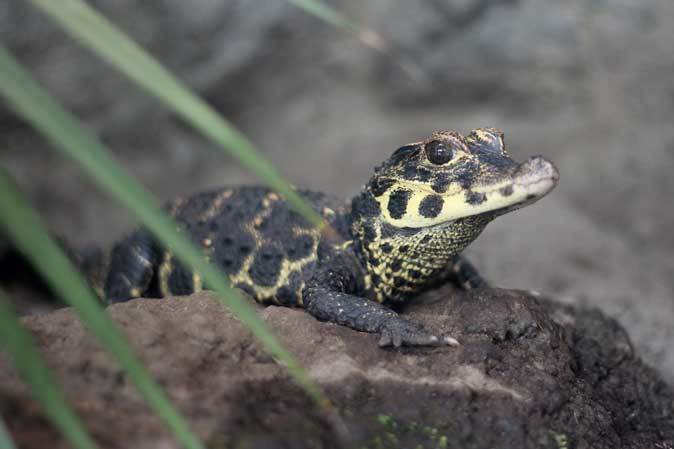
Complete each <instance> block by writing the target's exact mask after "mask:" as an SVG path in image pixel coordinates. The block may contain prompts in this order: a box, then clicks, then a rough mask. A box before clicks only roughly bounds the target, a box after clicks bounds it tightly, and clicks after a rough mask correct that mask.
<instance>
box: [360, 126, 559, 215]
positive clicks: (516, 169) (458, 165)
mask: <svg viewBox="0 0 674 449" xmlns="http://www.w3.org/2000/svg"><path fill="white" fill-rule="evenodd" d="M558 178H559V175H558V172H557V169H556V168H555V166H554V165H553V164H552V163H551V162H549V161H547V160H545V159H544V158H542V157H541V156H534V157H532V158H530V159H528V160H527V161H525V162H522V163H517V162H515V161H514V160H513V159H512V158H511V157H510V156H509V155H508V153H507V151H506V149H505V146H504V143H503V133H502V132H501V131H499V130H496V129H493V128H480V129H476V130H474V131H472V132H471V133H470V134H469V135H468V136H466V137H462V136H461V135H460V134H458V133H456V132H451V131H441V132H436V133H434V134H433V135H432V136H431V137H429V138H428V139H426V140H424V141H422V142H417V143H411V144H408V145H405V146H403V147H401V148H399V149H398V150H396V151H395V152H394V153H393V155H392V156H391V157H390V158H389V159H388V160H387V161H386V162H384V163H383V164H382V165H381V166H380V167H379V168H378V169H377V170H376V173H375V175H374V176H373V177H372V179H371V180H370V183H369V184H368V187H367V188H368V189H369V191H370V192H371V193H372V194H373V195H374V198H375V200H376V201H377V203H378V204H379V206H380V211H381V219H382V220H383V221H384V222H386V223H388V224H390V225H392V226H395V227H399V228H404V227H407V228H422V227H428V226H435V225H439V224H443V223H448V222H451V221H454V220H458V219H461V218H465V217H470V216H477V215H484V216H485V217H489V218H493V217H495V216H497V215H501V214H503V213H506V212H509V211H511V210H514V209H517V208H520V207H522V206H525V205H528V204H531V203H533V202H535V201H537V200H538V199H540V198H542V197H543V196H545V195H546V194H547V193H548V192H550V191H551V190H552V189H553V188H554V187H555V185H556V183H557V180H558Z"/></svg>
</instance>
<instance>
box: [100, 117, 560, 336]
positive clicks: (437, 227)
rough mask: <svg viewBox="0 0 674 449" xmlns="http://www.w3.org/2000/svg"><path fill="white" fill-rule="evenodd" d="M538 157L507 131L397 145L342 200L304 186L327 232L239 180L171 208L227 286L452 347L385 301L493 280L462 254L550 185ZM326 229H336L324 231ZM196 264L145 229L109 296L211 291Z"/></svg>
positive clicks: (130, 240) (115, 271)
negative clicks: (521, 157) (509, 146)
mask: <svg viewBox="0 0 674 449" xmlns="http://www.w3.org/2000/svg"><path fill="white" fill-rule="evenodd" d="M557 177H558V175H557V171H556V169H555V168H554V166H553V165H552V164H551V163H550V162H548V161H546V160H544V159H543V158H541V157H535V158H531V159H529V160H528V161H526V162H524V163H516V162H515V161H513V160H512V159H511V158H510V157H509V156H508V154H507V152H506V150H505V147H504V145H503V133H501V132H500V131H498V130H496V129H492V128H482V129H477V130H474V131H473V132H471V133H470V134H469V135H467V136H466V137H463V136H461V135H460V134H458V133H455V132H438V133H435V134H433V135H432V136H431V137H430V138H428V139H426V140H424V141H422V142H417V143H413V144H409V145H405V146H403V147H401V148H399V149H398V150H397V151H395V152H394V153H393V155H392V156H391V157H390V158H389V159H388V160H386V161H385V162H383V163H382V164H381V165H380V166H379V167H377V168H376V170H375V174H374V176H373V177H372V178H371V179H370V181H369V182H368V183H367V184H366V186H365V187H364V188H363V190H362V191H361V192H360V193H358V194H357V195H356V196H355V197H354V198H353V200H351V201H350V202H347V203H343V202H340V201H337V200H335V199H332V198H330V197H329V196H326V195H323V194H321V193H315V192H306V191H304V192H299V193H300V194H301V195H302V196H303V197H304V198H305V199H306V200H307V202H308V203H309V204H310V205H311V206H312V207H313V209H314V210H315V211H316V212H318V213H319V214H321V215H322V216H323V217H324V218H325V219H326V221H327V222H328V224H329V225H330V227H331V228H332V232H328V233H324V234H320V233H319V232H318V231H317V230H316V229H313V228H312V227H311V226H309V224H308V223H307V222H306V221H305V220H304V219H303V218H302V217H301V216H299V215H298V214H297V213H296V212H294V211H293V210H292V209H290V207H289V206H288V204H287V203H286V202H285V201H284V200H283V199H281V198H280V197H279V196H278V195H277V194H276V193H274V192H272V191H270V190H269V189H267V188H264V187H241V188H233V189H222V190H214V191H210V192H205V193H200V194H197V195H194V196H192V197H189V198H187V199H184V200H176V201H174V202H172V203H170V204H169V205H168V206H167V207H166V209H167V211H168V212H169V213H170V214H171V215H172V216H173V217H174V218H175V219H176V221H177V222H178V223H179V225H180V229H181V231H182V232H184V233H186V234H187V235H189V236H190V237H191V238H192V240H193V241H194V243H195V244H196V245H198V246H199V247H201V248H202V249H203V251H204V253H205V254H206V256H207V257H208V259H209V260H210V261H211V262H212V263H213V264H215V265H216V266H218V267H219V268H220V269H221V270H222V272H223V273H224V274H225V275H227V276H228V277H229V279H230V280H231V281H232V284H233V285H234V286H235V287H237V288H239V289H240V290H241V291H242V292H243V293H245V294H246V295H247V296H250V297H251V298H252V299H254V300H256V301H258V302H261V303H274V304H282V305H286V306H301V307H304V308H305V309H306V310H307V311H308V312H309V313H311V314H312V315H313V316H315V317H316V318H318V319H321V320H328V321H333V322H336V323H339V324H342V325H345V326H348V327H350V328H352V329H355V330H359V331H364V332H372V333H376V334H379V336H380V341H379V342H380V344H381V345H383V346H386V345H395V346H399V345H401V344H407V345H438V344H456V340H454V339H453V338H451V337H449V336H444V337H442V336H436V335H433V334H432V333H431V332H429V331H427V330H425V329H423V328H422V327H421V326H420V325H418V324H416V323H414V322H412V321H409V320H407V319H405V318H403V317H401V316H399V315H398V314H397V313H396V312H394V311H393V310H391V309H390V308H389V305H390V304H391V303H394V302H400V301H406V300H408V299H409V298H412V297H414V296H416V295H417V294H418V293H420V292H422V291H424V290H427V289H429V288H432V287H434V286H436V285H439V284H441V283H443V282H452V283H454V284H455V285H457V286H459V287H461V288H464V289H470V288H475V287H481V286H484V285H486V284H485V282H484V280H483V279H482V278H481V277H480V275H479V274H478V272H477V270H475V268H474V267H473V266H472V265H471V264H470V263H469V262H468V261H466V260H465V259H464V258H463V257H462V256H461V254H460V253H461V251H462V250H463V249H464V248H465V247H466V246H467V245H468V244H470V242H472V241H473V240H474V239H475V238H476V237H477V236H478V235H479V234H480V232H481V231H482V229H483V228H484V227H485V226H486V225H487V224H488V223H489V222H490V221H491V220H493V219H494V218H495V217H497V216H499V215H502V214H504V213H507V212H509V211H511V210H514V209H517V208H519V207H522V206H523V205H526V204H530V203H531V202H533V201H534V200H536V199H539V198H541V197H543V196H544V195H545V194H547V193H548V192H549V191H550V190H552V188H553V187H554V186H555V184H556V181H557ZM324 236H329V237H324ZM205 288H207V286H205V285H204V284H203V282H202V280H201V277H200V276H199V275H198V273H193V272H192V271H191V270H189V269H187V268H186V267H185V266H184V265H183V264H181V263H180V261H179V260H176V258H175V257H174V256H173V255H172V254H171V253H170V252H167V251H166V250H164V249H163V248H162V247H161V246H160V245H158V244H157V242H156V241H155V240H154V239H153V238H152V236H151V235H150V233H149V232H147V231H145V230H139V231H136V232H134V233H133V234H131V235H129V236H128V237H127V238H126V239H124V240H122V241H121V242H120V243H118V244H117V245H116V246H115V247H114V249H113V252H112V258H111V265H110V270H109V272H108V277H107V281H106V285H105V294H106V297H107V299H108V300H109V301H110V302H118V301H126V300H129V299H132V298H137V297H141V296H145V297H160V296H168V295H186V294H190V293H192V292H194V291H199V290H201V289H205Z"/></svg>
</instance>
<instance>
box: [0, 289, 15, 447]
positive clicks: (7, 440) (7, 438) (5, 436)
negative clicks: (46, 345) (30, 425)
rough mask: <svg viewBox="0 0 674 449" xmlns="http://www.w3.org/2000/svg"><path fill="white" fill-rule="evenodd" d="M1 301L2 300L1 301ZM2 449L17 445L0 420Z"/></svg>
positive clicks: (0, 419) (0, 443) (0, 445)
mask: <svg viewBox="0 0 674 449" xmlns="http://www.w3.org/2000/svg"><path fill="white" fill-rule="evenodd" d="M0 301H1V299H0ZM0 449H16V445H15V444H14V441H13V440H12V437H11V435H10V434H9V431H8V430H7V426H5V422H4V421H3V420H2V418H0Z"/></svg>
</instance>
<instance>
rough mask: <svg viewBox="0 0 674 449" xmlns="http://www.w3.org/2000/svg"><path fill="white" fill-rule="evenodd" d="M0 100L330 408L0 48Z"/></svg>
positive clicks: (182, 240)
mask: <svg viewBox="0 0 674 449" xmlns="http://www.w3.org/2000/svg"><path fill="white" fill-rule="evenodd" d="M0 95H2V96H4V97H5V98H6V99H7V100H8V101H9V103H10V104H11V105H12V106H13V108H14V110H15V111H16V112H17V113H19V114H20V115H21V116H22V117H24V118H25V119H26V120H27V121H28V122H29V123H31V124H32V125H33V126H34V127H35V128H36V129H37V130H38V131H40V132H41V133H42V134H43V135H44V136H45V137H46V138H47V139H49V140H50V141H51V142H52V143H54V144H55V146H56V147H57V148H60V149H61V150H63V151H64V152H65V153H66V154H67V155H69V156H70V157H72V158H73V159H74V160H75V161H76V162H77V163H78V164H79V165H80V166H81V167H82V169H84V170H85V172H86V173H87V174H89V175H90V176H91V177H92V179H93V180H94V181H95V182H96V183H97V184H98V185H99V186H100V187H101V188H102V189H103V190H105V191H106V192H108V193H109V194H110V195H111V196H112V197H113V198H115V199H116V200H117V201H118V202H119V203H120V204H122V205H123V206H125V207H126V208H128V209H129V210H130V211H132V212H133V213H134V214H135V215H136V216H137V218H138V219H139V220H140V221H141V222H142V223H143V224H144V225H145V226H146V227H147V228H148V229H150V230H151V231H152V232H153V233H154V234H155V236H156V237H157V238H158V239H159V240H160V241H161V242H162V243H163V244H164V245H166V246H167V247H168V248H170V249H171V250H172V251H173V252H174V253H175V254H176V255H177V256H178V258H179V259H180V260H181V261H183V262H184V263H186V264H187V265H189V266H191V267H192V268H193V269H195V270H196V271H197V272H199V274H200V275H201V277H202V278H203V280H204V281H205V283H206V284H207V285H209V287H210V288H211V289H212V290H214V291H215V292H216V293H217V296H218V298H219V299H220V301H221V302H222V303H223V304H225V305H226V306H227V307H228V308H229V309H230V310H231V311H232V312H233V313H234V314H235V315H236V316H237V317H238V318H239V319H240V320H241V321H242V322H243V323H244V324H245V325H246V326H247V327H248V328H249V330H250V331H251V332H252V333H253V334H254V335H255V336H256V337H257V338H258V339H259V340H260V341H261V343H262V344H263V346H264V347H265V349H266V350H267V351H269V352H270V353H271V354H273V355H274V356H275V357H276V358H277V359H278V360H280V361H281V362H282V363H283V364H284V365H285V366H286V368H287V369H288V371H289V372H290V373H291V375H292V376H293V377H294V378H295V380H296V381H297V382H298V383H299V384H300V385H301V386H302V387H304V389H305V390H306V391H307V393H309V394H310V396H311V397H312V398H313V399H314V400H315V401H316V402H317V403H318V404H319V405H320V406H321V407H322V408H323V409H324V410H327V409H328V408H329V407H330V403H329V401H328V400H327V398H326V397H325V395H324V394H323V392H322V391H321V390H320V389H319V388H318V386H317V385H316V384H315V383H314V382H313V381H312V380H311V378H310V377H309V376H308V374H307V373H306V371H305V370H304V369H303V368H302V367H301V366H300V365H299V364H298V363H297V361H296V360H295V358H294V357H293V356H292V355H291V354H290V353H289V352H288V351H287V350H286V349H285V348H284V347H283V346H282V345H281V344H280V343H279V341H278V340H277V339H276V338H275V337H274V335H273V334H272V333H271V331H269V329H268V328H267V326H266V325H265V324H264V323H263V322H262V320H261V319H260V318H259V317H258V316H257V314H256V313H255V309H254V308H253V307H252V306H251V305H250V304H249V303H248V302H247V301H245V300H244V299H243V298H242V297H241V296H240V295H239V294H238V293H237V292H236V291H234V290H232V289H231V288H230V287H229V285H228V282H227V280H226V279H225V277H224V276H223V275H222V274H221V273H220V271H219V270H217V269H216V268H215V267H214V266H212V265H211V264H210V263H208V262H207V261H206V259H205V258H204V256H203V254H202V253H201V251H199V250H198V249H197V248H196V247H194V245H192V243H191V242H190V241H189V240H188V239H187V238H186V237H185V236H183V235H182V234H181V233H179V232H178V231H177V224H176V223H175V222H174V221H173V220H171V219H170V218H169V217H168V216H167V215H166V214H164V213H163V212H162V211H161V209H160V208H159V207H158V205H157V201H156V199H155V198H154V197H153V196H152V195H151V194H150V193H149V192H147V191H146V190H145V189H144V188H143V187H142V186H141V185H140V184H139V183H138V182H137V181H136V180H135V179H133V178H132V177H130V176H129V175H128V174H127V173H125V172H124V171H123V170H122V168H121V167H120V166H119V165H118V164H117V163H116V162H115V161H114V160H113V159H112V158H111V157H110V155H109V152H108V151H107V149H106V148H105V147H104V146H103V145H102V144H101V143H100V142H99V141H98V140H97V139H96V138H95V137H94V136H93V135H92V134H91V133H89V132H88V131H87V130H86V129H84V128H83V127H82V126H80V125H79V123H78V121H77V119H76V118H75V117H74V116H72V115H71V114H70V113H68V112H67V111H65V110H64V109H63V108H62V107H61V106H60V105H59V104H58V103H56V102H55V101H54V100H53V99H52V98H51V97H50V96H49V94H48V93H47V92H45V91H44V90H43V89H42V88H41V87H40V86H39V85H37V84H36V83H35V81H33V80H32V79H31V77H30V76H29V74H28V73H27V72H25V70H24V69H23V68H21V66H20V65H19V64H18V63H17V62H16V61H15V60H14V58H13V57H12V56H11V55H10V54H9V53H8V52H7V51H6V50H5V49H3V48H2V47H0ZM10 210H11V209H10ZM28 243H30V242H28ZM35 262H39V260H37V261H35ZM57 266H58V265H57ZM80 293H81V292H80Z"/></svg>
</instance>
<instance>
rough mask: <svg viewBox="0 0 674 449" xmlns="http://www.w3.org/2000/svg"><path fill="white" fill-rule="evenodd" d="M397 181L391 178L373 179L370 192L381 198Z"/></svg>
mask: <svg viewBox="0 0 674 449" xmlns="http://www.w3.org/2000/svg"><path fill="white" fill-rule="evenodd" d="M395 182H396V181H395V179H391V178H377V177H375V178H372V179H371V180H370V190H371V191H372V194H373V195H374V196H381V195H383V194H384V192H386V191H387V190H388V189H389V187H391V186H392V185H393V184H395Z"/></svg>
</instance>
